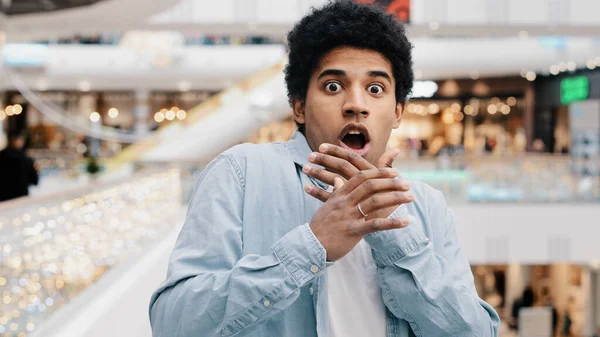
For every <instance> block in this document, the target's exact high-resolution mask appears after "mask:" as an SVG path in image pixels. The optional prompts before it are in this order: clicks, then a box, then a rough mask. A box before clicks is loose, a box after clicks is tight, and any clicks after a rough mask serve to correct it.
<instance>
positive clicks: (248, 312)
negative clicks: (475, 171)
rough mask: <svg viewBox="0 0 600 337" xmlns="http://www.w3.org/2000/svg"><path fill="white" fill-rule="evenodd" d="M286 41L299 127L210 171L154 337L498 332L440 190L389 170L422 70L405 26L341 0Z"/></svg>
mask: <svg viewBox="0 0 600 337" xmlns="http://www.w3.org/2000/svg"><path fill="white" fill-rule="evenodd" d="M288 42H289V48H290V54H289V63H288V65H287V68H286V82H287V87H288V93H289V99H290V102H291V105H292V108H293V113H294V119H295V121H296V123H297V124H298V126H299V127H298V128H299V130H298V131H297V132H295V133H294V135H293V136H292V138H291V140H290V141H288V142H286V143H271V144H263V145H251V144H244V145H241V146H236V147H234V148H232V149H230V150H228V151H226V152H224V153H222V154H221V155H219V156H218V157H217V158H216V159H215V160H214V161H212V162H211V163H210V164H209V165H208V166H207V167H206V169H205V170H204V171H203V173H202V174H201V176H200V178H199V180H198V183H197V185H196V188H195V192H194V196H193V197H192V200H191V202H190V206H189V210H188V215H187V220H186V222H185V225H184V227H183V229H182V231H181V233H180V236H179V238H178V241H177V243H176V246H175V248H174V250H173V253H172V256H171V260H170V265H169V270H168V276H167V280H166V281H165V282H164V283H163V284H162V285H161V286H160V287H159V289H158V290H157V291H156V293H155V294H154V295H153V297H152V299H151V303H150V320H151V324H152V331H153V335H154V336H155V337H158V336H162V337H166V336H169V337H188V336H190V337H191V336H203V337H208V336H215V337H216V336H234V335H235V336H253V337H254V336H285V337H307V336H320V337H323V336H330V337H332V336H335V337H341V336H344V337H348V336H349V337H355V336H356V337H358V336H370V337H372V336H376V337H383V336H427V337H436V336H461V337H465V336H486V337H487V336H497V333H498V324H499V319H498V315H497V314H496V313H495V312H494V310H493V309H492V308H491V307H490V306H489V305H488V304H486V303H484V302H483V301H481V300H480V299H479V298H478V297H477V294H476V292H475V288H474V284H473V277H472V274H471V271H470V268H469V264H468V262H467V260H466V259H465V258H464V257H463V255H462V253H461V249H460V244H459V242H458V237H457V234H456V229H455V224H454V215H453V213H452V212H451V211H450V210H449V209H448V208H447V206H446V203H445V201H444V199H443V196H442V194H441V193H440V192H438V191H436V190H433V189H432V188H430V187H428V186H427V185H425V184H422V183H418V182H410V183H409V182H407V181H405V180H402V179H398V177H397V172H396V171H395V170H393V169H391V168H389V167H388V166H391V163H392V161H393V157H394V156H395V155H396V152H394V151H391V152H387V153H384V151H385V148H386V144H387V141H388V139H389V136H390V134H391V131H392V129H393V128H396V127H398V126H399V124H400V119H401V116H402V104H403V103H404V102H405V101H406V99H407V96H408V94H409V91H410V89H411V87H412V81H413V75H412V70H411V66H412V61H411V46H410V43H409V42H408V41H407V39H406V36H405V34H404V28H403V26H402V25H401V24H400V23H399V22H397V21H396V20H395V19H394V18H393V17H392V16H389V15H387V14H385V13H383V12H381V11H379V10H378V9H376V8H374V7H370V6H367V5H359V4H356V3H353V2H349V1H336V2H332V3H328V4H326V5H325V6H324V7H322V8H321V9H318V10H314V11H313V12H311V13H310V14H309V15H308V16H306V17H304V18H303V19H302V20H301V21H300V22H299V23H298V24H297V25H296V26H295V27H294V29H293V30H292V31H291V32H290V34H289V36H288ZM376 166H377V167H376ZM332 185H333V186H334V188H331V186H332ZM409 190H410V192H409Z"/></svg>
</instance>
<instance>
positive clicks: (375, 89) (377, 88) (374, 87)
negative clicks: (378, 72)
mask: <svg viewBox="0 0 600 337" xmlns="http://www.w3.org/2000/svg"><path fill="white" fill-rule="evenodd" d="M367 90H368V91H369V92H370V93H372V94H381V93H382V92H383V87H382V86H381V85H379V84H371V85H370V86H369V87H368V88H367Z"/></svg>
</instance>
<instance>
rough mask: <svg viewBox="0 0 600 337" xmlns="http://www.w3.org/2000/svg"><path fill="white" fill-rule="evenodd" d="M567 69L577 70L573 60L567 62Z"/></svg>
mask: <svg viewBox="0 0 600 337" xmlns="http://www.w3.org/2000/svg"><path fill="white" fill-rule="evenodd" d="M567 70H569V71H575V70H577V63H575V62H573V61H569V63H567Z"/></svg>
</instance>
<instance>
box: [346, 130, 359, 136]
mask: <svg viewBox="0 0 600 337" xmlns="http://www.w3.org/2000/svg"><path fill="white" fill-rule="evenodd" d="M348 134H350V135H360V131H350V132H348Z"/></svg>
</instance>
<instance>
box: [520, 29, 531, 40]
mask: <svg viewBox="0 0 600 337" xmlns="http://www.w3.org/2000/svg"><path fill="white" fill-rule="evenodd" d="M527 38H529V33H528V32H527V31H526V30H522V31H520V32H519V39H521V40H526V39H527Z"/></svg>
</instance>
